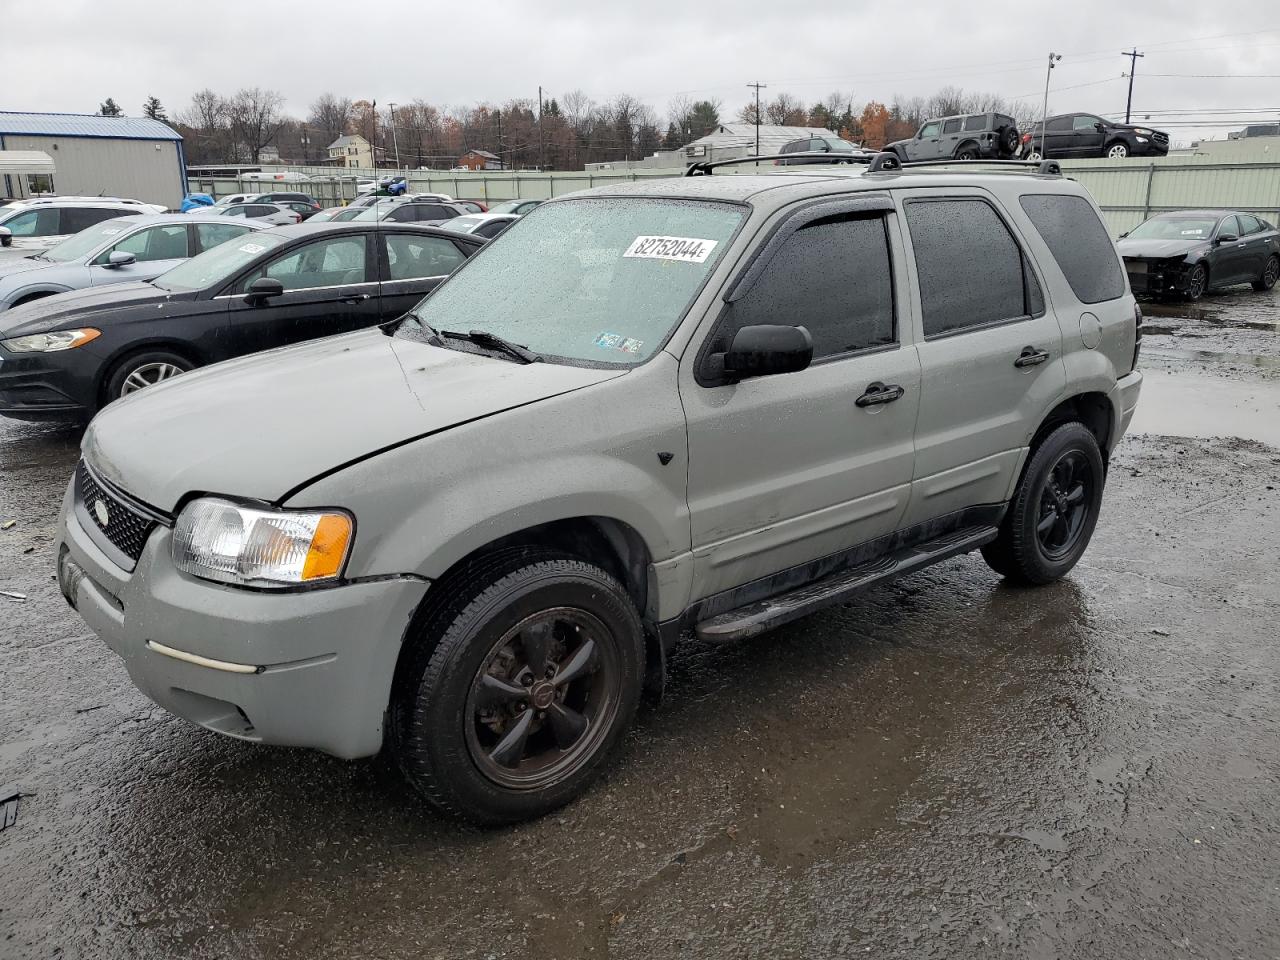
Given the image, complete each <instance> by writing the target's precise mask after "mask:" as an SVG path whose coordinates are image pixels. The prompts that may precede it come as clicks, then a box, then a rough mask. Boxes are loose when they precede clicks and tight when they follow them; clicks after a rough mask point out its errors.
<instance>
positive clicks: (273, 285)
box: [245, 277, 284, 303]
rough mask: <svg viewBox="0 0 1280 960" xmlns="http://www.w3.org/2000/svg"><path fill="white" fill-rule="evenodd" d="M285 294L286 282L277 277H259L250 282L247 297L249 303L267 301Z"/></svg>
mask: <svg viewBox="0 0 1280 960" xmlns="http://www.w3.org/2000/svg"><path fill="white" fill-rule="evenodd" d="M283 294H284V284H283V283H281V282H280V281H279V280H277V279H276V278H275V277H259V278H258V279H257V280H255V281H253V283H251V284H249V294H248V296H246V297H245V300H247V301H248V302H249V303H265V302H266V301H267V300H270V299H271V298H272V297H279V296H281V295H283Z"/></svg>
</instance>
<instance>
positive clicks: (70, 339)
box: [0, 327, 102, 353]
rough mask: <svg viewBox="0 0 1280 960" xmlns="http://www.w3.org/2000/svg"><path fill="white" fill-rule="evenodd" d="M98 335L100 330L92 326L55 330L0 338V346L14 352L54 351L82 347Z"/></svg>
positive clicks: (100, 333)
mask: <svg viewBox="0 0 1280 960" xmlns="http://www.w3.org/2000/svg"><path fill="white" fill-rule="evenodd" d="M100 336H102V331H101V330H95V329H93V327H85V328H84V329H83V330H55V331H53V333H33V334H31V335H30V336H26V337H14V338H13V339H12V340H0V347H4V348H5V349H6V350H11V351H13V352H14V353H56V352H57V351H59V350H70V349H72V348H73V347H82V346H84V345H85V344H86V343H88V342H89V341H90V340H97V339H98V337H100Z"/></svg>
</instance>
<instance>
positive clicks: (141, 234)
mask: <svg viewBox="0 0 1280 960" xmlns="http://www.w3.org/2000/svg"><path fill="white" fill-rule="evenodd" d="M117 250H118V251H120V252H121V253H132V254H133V255H134V257H135V258H136V259H137V261H138V263H149V262H150V261H152V260H181V259H182V258H183V257H188V256H190V253H188V252H187V227H186V224H174V225H173V226H165V227H147V228H146V229H145V230H139V231H138V232H137V233H133V234H130V235H129V236H127V237H125V238H124V239H123V240H121V241H120V242H119V243H117V244H114V245H113V246H111V247H108V248H107V249H106V250H104V251H102V253H100V254H99V255H98V257H97V259H95V260H94V261H93V262H94V263H106V262H107V261H108V260H109V259H110V257H111V254H113V253H115V252H116V251H117Z"/></svg>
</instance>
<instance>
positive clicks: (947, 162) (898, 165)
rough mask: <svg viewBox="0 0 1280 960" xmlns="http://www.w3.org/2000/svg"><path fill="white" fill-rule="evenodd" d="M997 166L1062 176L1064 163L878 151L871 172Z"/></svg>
mask: <svg viewBox="0 0 1280 960" xmlns="http://www.w3.org/2000/svg"><path fill="white" fill-rule="evenodd" d="M975 166H982V167H995V168H996V169H998V170H999V169H1003V170H1008V169H1018V170H1027V169H1033V168H1034V170H1035V172H1036V173H1038V174H1040V175H1041V176H1049V177H1060V176H1062V165H1061V164H1059V163H1058V161H1057V160H955V159H952V158H943V159H940V160H902V159H901V158H899V157H898V155H897V154H896V153H889V152H888V151H885V152H883V153H877V154H876V155H875V157H874V158H873V159H872V161H871V166H870V168H869V172H870V173H882V172H888V171H898V170H907V169H915V168H918V167H975Z"/></svg>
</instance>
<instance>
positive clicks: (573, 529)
mask: <svg viewBox="0 0 1280 960" xmlns="http://www.w3.org/2000/svg"><path fill="white" fill-rule="evenodd" d="M521 548H524V549H527V550H528V551H529V552H530V555H533V554H535V553H536V552H540V551H547V550H550V551H555V552H559V553H564V554H568V555H569V556H572V557H575V558H577V559H580V560H583V561H585V562H587V563H591V564H594V565H596V566H598V567H600V568H601V569H602V570H604V571H605V572H606V573H608V574H609V575H610V576H612V577H614V579H616V580H617V581H618V582H619V583H620V584H622V586H623V588H624V589H625V590H626V591H627V594H628V596H630V597H631V600H632V602H633V603H634V604H635V605H636V610H638V611H639V613H640V620H641V622H642V623H643V624H644V633H645V689H646V691H647V692H648V693H649V694H650V695H653V696H658V695H660V694H661V692H662V686H663V683H664V680H665V676H666V651H665V648H664V645H663V638H662V636H661V635H660V631H659V626H658V620H657V611H658V609H659V608H658V602H657V601H658V598H657V590H658V587H657V583H656V579H655V577H654V576H653V557H652V554H651V553H650V550H649V546H648V544H647V543H646V542H645V540H644V537H643V536H641V534H640V532H639V531H638V530H637V529H636V528H635V527H633V526H632V525H631V524H629V523H627V522H625V521H623V520H619V519H617V518H615V517H608V516H577V517H565V518H561V519H556V520H549V521H546V522H543V523H538V524H535V525H533V526H530V527H526V528H524V529H521V530H516V531H513V532H511V533H507V534H504V535H502V536H500V537H497V538H496V539H494V540H491V541H489V542H488V543H485V544H483V545H482V546H479V547H476V548H475V549H473V550H472V551H471V552H470V553H468V554H467V555H466V556H463V557H461V558H459V559H458V560H456V561H454V562H453V564H452V565H450V566H449V567H448V569H446V570H445V571H444V573H443V574H441V575H440V576H439V577H437V578H434V579H433V581H432V586H431V588H430V589H429V590H428V591H427V594H426V596H425V597H424V598H423V601H422V603H421V604H420V605H419V607H418V610H417V611H416V612H415V614H414V617H413V623H412V626H411V629H410V635H413V633H414V632H415V628H417V627H418V626H420V625H422V624H424V623H425V622H426V621H427V620H428V619H429V618H430V616H431V614H432V612H433V610H434V608H435V606H436V605H437V604H438V603H439V601H440V591H442V590H443V591H448V590H450V589H452V588H453V587H454V586H455V585H456V584H457V583H458V582H459V581H460V580H462V579H463V577H464V576H465V574H466V572H467V571H468V570H471V569H473V568H475V567H476V565H477V564H479V563H482V562H483V561H484V560H485V559H486V558H488V557H490V556H491V555H493V554H496V553H499V552H505V551H510V550H519V549H521ZM399 659H400V661H402V662H403V661H404V660H405V651H402V652H401V655H400V658H399ZM397 669H399V666H397Z"/></svg>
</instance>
